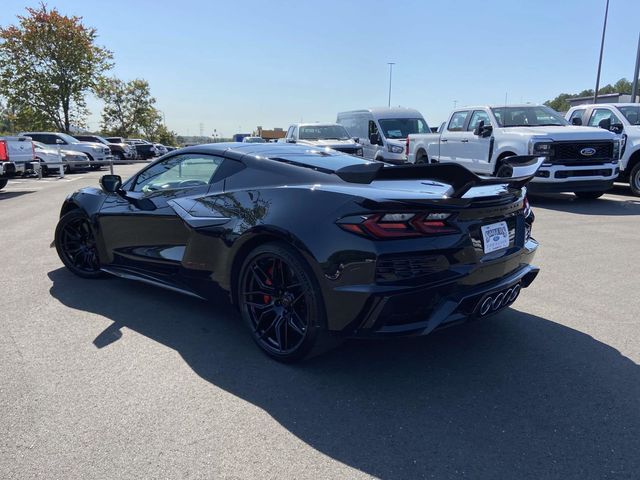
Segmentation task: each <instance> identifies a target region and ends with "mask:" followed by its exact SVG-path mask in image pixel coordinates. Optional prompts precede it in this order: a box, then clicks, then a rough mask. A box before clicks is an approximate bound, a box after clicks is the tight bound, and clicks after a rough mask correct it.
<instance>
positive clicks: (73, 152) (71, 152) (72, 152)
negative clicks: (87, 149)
mask: <svg viewBox="0 0 640 480" xmlns="http://www.w3.org/2000/svg"><path fill="white" fill-rule="evenodd" d="M53 153H55V154H56V155H57V154H58V152H57V151H55V152H53ZM60 153H61V154H62V155H76V156H78V157H86V154H85V153H84V152H79V151H77V150H67V149H66V148H61V149H60Z"/></svg>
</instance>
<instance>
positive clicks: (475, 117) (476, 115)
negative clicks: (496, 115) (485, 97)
mask: <svg viewBox="0 0 640 480" xmlns="http://www.w3.org/2000/svg"><path fill="white" fill-rule="evenodd" d="M482 121H484V124H485V125H491V120H490V119H489V114H488V113H487V112H485V111H484V110H474V111H473V113H472V114H471V120H469V126H468V127H467V131H469V132H473V131H474V130H475V129H476V127H477V126H478V124H479V123H480V122H482Z"/></svg>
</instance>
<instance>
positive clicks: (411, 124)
mask: <svg viewBox="0 0 640 480" xmlns="http://www.w3.org/2000/svg"><path fill="white" fill-rule="evenodd" d="M378 123H379V124H380V128H381V129H382V133H383V134H384V136H385V138H390V139H398V138H402V139H405V138H407V137H408V136H409V135H411V134H412V133H431V130H430V129H429V126H428V125H427V122H425V121H424V120H423V119H422V118H384V119H381V120H378Z"/></svg>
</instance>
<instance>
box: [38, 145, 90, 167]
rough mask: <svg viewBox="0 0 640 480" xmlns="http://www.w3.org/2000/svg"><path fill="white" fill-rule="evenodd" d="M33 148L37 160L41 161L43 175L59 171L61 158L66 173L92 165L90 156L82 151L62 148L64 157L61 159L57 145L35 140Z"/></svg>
mask: <svg viewBox="0 0 640 480" xmlns="http://www.w3.org/2000/svg"><path fill="white" fill-rule="evenodd" d="M33 148H34V152H35V156H36V161H38V162H40V167H41V168H42V175H47V174H48V173H51V172H58V171H59V170H60V160H62V164H63V165H62V166H63V169H64V172H65V173H71V172H73V171H74V170H79V169H82V168H89V167H90V166H91V162H89V157H87V155H85V154H84V153H82V152H76V151H74V150H67V149H62V148H61V149H60V156H61V157H62V158H61V159H59V158H58V149H57V148H56V147H51V146H49V145H45V144H44V143H40V142H33Z"/></svg>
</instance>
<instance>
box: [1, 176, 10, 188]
mask: <svg viewBox="0 0 640 480" xmlns="http://www.w3.org/2000/svg"><path fill="white" fill-rule="evenodd" d="M7 183H9V180H8V179H6V178H0V190H2V189H3V188H4V187H6V186H7Z"/></svg>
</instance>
